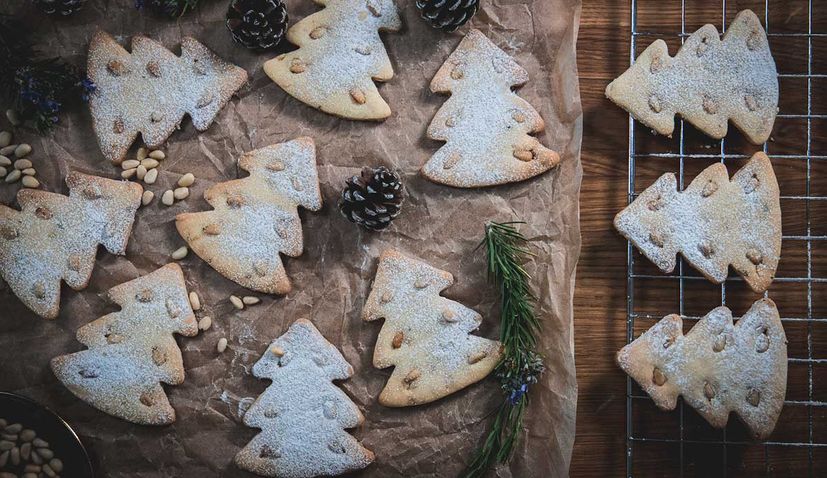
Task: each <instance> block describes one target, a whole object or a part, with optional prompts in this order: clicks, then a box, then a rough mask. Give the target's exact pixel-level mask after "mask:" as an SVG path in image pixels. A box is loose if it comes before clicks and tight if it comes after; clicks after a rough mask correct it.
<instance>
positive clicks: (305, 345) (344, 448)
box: [235, 319, 374, 478]
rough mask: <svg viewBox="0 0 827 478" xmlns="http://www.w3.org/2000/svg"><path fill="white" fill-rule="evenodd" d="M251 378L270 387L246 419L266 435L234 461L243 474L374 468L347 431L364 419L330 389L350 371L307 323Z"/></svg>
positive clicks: (282, 340)
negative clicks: (334, 381) (248, 472)
mask: <svg viewBox="0 0 827 478" xmlns="http://www.w3.org/2000/svg"><path fill="white" fill-rule="evenodd" d="M253 375H254V376H256V377H258V378H266V379H269V380H272V381H273V383H271V384H270V386H268V387H267V390H265V391H264V393H262V394H261V395H259V397H258V398H257V399H256V401H255V402H253V404H252V405H251V406H250V408H249V409H248V410H247V412H246V413H245V414H244V424H245V425H247V426H249V427H253V428H259V429H261V433H259V434H258V435H256V436H255V437H254V438H253V440H252V441H251V442H250V443H248V444H247V446H245V447H244V449H242V450H241V451H240V452H239V453H238V454H237V455H236V457H235V462H236V464H237V465H238V466H239V467H240V468H243V469H245V470H247V471H251V472H253V473H256V474H258V475H262V476H272V477H279V478H302V477H307V478H310V477H314V476H333V475H339V474H342V473H347V472H348V471H353V470H359V469H362V468H365V467H366V466H368V465H369V464H370V463H371V462H373V458H374V455H373V453H372V452H371V451H370V450H368V449H367V448H365V447H363V446H362V445H361V444H359V442H358V441H357V440H356V438H354V437H353V436H352V435H350V434H348V433H347V432H346V431H345V429H348V428H354V427H357V426H359V425H361V424H362V422H364V421H365V418H364V417H363V416H362V413H361V412H360V411H359V408H358V407H357V406H356V404H354V403H353V402H352V401H351V400H350V398H349V397H348V396H347V395H346V394H345V392H343V391H342V390H341V389H340V388H338V387H337V386H336V385H334V384H333V383H332V381H333V380H344V379H346V378H349V377H350V376H352V375H353V367H351V366H350V364H349V363H347V361H346V360H345V358H344V357H342V354H341V353H340V352H339V351H338V350H337V349H336V347H335V346H333V344H331V343H330V342H328V341H327V340H325V338H324V337H323V336H322V334H320V333H319V331H318V330H316V327H314V326H313V324H312V323H311V322H310V321H309V320H305V319H299V320H297V321H296V322H295V323H293V325H291V326H290V328H289V329H288V330H287V332H286V333H285V334H284V335H282V336H281V337H279V338H278V339H276V340H275V341H274V342H273V343H272V344H271V345H270V347H269V349H268V350H267V351H266V352H264V355H262V357H261V359H259V361H258V362H256V364H255V365H254V366H253Z"/></svg>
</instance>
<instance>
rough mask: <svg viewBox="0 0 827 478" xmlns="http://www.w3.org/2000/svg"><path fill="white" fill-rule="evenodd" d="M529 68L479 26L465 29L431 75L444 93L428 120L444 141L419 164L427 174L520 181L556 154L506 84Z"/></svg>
mask: <svg viewBox="0 0 827 478" xmlns="http://www.w3.org/2000/svg"><path fill="white" fill-rule="evenodd" d="M527 81H528V73H527V72H526V71H525V70H524V69H523V68H522V67H521V66H520V65H518V64H517V62H516V61H514V59H513V58H511V57H510V56H508V54H507V53H505V52H504V51H502V50H501V49H499V48H498V47H497V45H495V44H494V43H493V42H492V41H491V40H489V39H488V38H486V36H485V35H483V34H482V32H480V31H479V30H471V31H469V32H468V34H467V35H465V38H463V39H462V41H461V42H460V44H459V46H458V47H457V49H456V50H454V52H453V53H451V55H450V56H449V57H448V59H447V60H446V61H445V63H444V64H443V65H442V67H441V68H440V69H439V71H437V73H436V75H434V78H433V80H431V91H433V92H434V93H451V97H450V98H448V100H447V101H446V102H445V104H443V105H442V107H441V108H440V109H439V111H437V112H436V115H435V116H434V119H433V121H431V124H430V126H428V136H429V137H430V138H432V139H436V140H439V141H445V142H446V143H445V145H444V146H442V147H441V148H439V150H437V152H436V153H434V155H433V156H432V157H431V159H429V160H428V162H426V163H425V165H424V166H423V167H422V174H424V175H425V176H426V177H427V178H428V179H430V180H431V181H435V182H438V183H442V184H447V185H449V186H455V187H461V188H471V187H480V186H491V185H495V184H504V183H511V182H516V181H522V180H525V179H528V178H532V177H534V176H537V175H538V174H540V173H543V172H545V171H548V170H549V169H551V168H553V167H554V166H556V165H557V164H558V163H559V162H560V156H559V155H558V154H557V153H556V152H554V151H552V150H550V149H548V148H546V147H545V146H543V145H542V144H540V141H538V140H537V138H535V137H534V136H531V135H532V134H534V133H539V132H541V131H543V129H544V128H545V123H544V122H543V118H541V117H540V114H539V113H538V112H537V110H535V109H534V108H533V107H532V106H531V105H530V104H528V102H527V101H525V100H524V99H522V98H520V97H519V96H517V94H516V93H514V91H513V88H514V87H516V86H520V85H523V84H525V83H526V82H527Z"/></svg>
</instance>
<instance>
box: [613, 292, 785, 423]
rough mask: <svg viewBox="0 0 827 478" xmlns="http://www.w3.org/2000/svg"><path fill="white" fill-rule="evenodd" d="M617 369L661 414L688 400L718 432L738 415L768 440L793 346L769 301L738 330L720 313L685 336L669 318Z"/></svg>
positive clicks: (624, 354)
mask: <svg viewBox="0 0 827 478" xmlns="http://www.w3.org/2000/svg"><path fill="white" fill-rule="evenodd" d="M617 362H618V364H619V365H620V367H621V368H622V369H623V370H624V371H625V372H626V373H628V374H629V375H630V376H631V377H632V378H634V379H635V380H636V381H637V382H638V383H639V384H640V386H641V387H642V388H643V389H644V390H645V391H646V393H648V394H649V395H651V396H652V398H653V399H654V401H655V403H656V404H657V405H658V406H659V407H661V408H664V409H669V410H671V409H674V408H675V405H676V404H677V398H678V395H682V396H683V397H684V400H685V401H686V402H687V403H688V404H689V405H690V406H692V407H693V408H695V409H696V410H697V411H698V413H700V414H701V415H702V416H703V417H704V418H705V419H706V420H707V421H708V422H709V423H710V424H711V425H712V426H714V427H717V428H723V427H724V426H726V423H727V419H728V416H729V413H730V412H731V411H735V412H736V413H737V414H738V415H739V416H740V417H741V419H742V420H743V421H744V422H745V423H746V425H747V426H748V427H749V428H750V430H751V431H752V433H753V434H754V435H755V436H756V437H758V438H765V437H767V436H768V435H769V434H770V433H771V432H772V430H773V428H774V427H775V423H776V421H777V420H778V416H779V415H780V413H781V407H782V406H783V404H784V397H785V394H786V386H787V338H786V336H785V334H784V328H783V326H782V324H781V319H780V318H779V315H778V310H777V309H776V307H775V304H774V303H773V302H772V301H771V300H769V299H761V300H758V301H757V302H755V303H754V304H753V305H752V307H751V308H750V310H749V311H748V312H747V313H746V314H745V315H744V316H743V317H742V318H741V319H740V320H738V322H737V323H736V324H735V325H733V322H732V312H731V311H730V310H729V309H728V308H726V307H718V308H716V309H714V310H712V311H711V312H709V313H708V314H707V315H706V316H704V317H703V318H702V319H701V320H699V321H698V323H697V324H695V326H694V327H692V330H690V331H689V333H688V334H686V336H684V335H683V332H682V320H681V318H680V317H679V316H677V315H670V316H667V317H665V318H663V319H662V320H661V321H660V322H658V323H657V324H655V325H654V326H653V327H652V328H650V329H649V330H648V331H646V332H645V333H644V334H643V335H641V336H640V337H638V338H637V339H636V340H635V341H634V342H632V343H631V344H629V345H627V346H626V347H624V348H623V349H622V350H621V351H620V352H619V353H618V355H617ZM658 382H661V383H660V384H659V383H658Z"/></svg>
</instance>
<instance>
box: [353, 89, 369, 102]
mask: <svg viewBox="0 0 827 478" xmlns="http://www.w3.org/2000/svg"><path fill="white" fill-rule="evenodd" d="M350 97H351V98H353V101H354V102H356V103H357V104H360V105H363V104H365V102H366V101H367V98H366V97H365V92H364V91H362V90H360V89H359V88H353V89H352V90H350Z"/></svg>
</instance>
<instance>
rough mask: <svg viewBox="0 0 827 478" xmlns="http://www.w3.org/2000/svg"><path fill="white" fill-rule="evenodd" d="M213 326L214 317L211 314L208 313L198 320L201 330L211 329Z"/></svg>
mask: <svg viewBox="0 0 827 478" xmlns="http://www.w3.org/2000/svg"><path fill="white" fill-rule="evenodd" d="M210 327H212V318H210V316H209V315H206V316H204V317H202V318H201V320H199V321H198V329H199V330H202V331H203V330H209V329H210Z"/></svg>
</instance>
